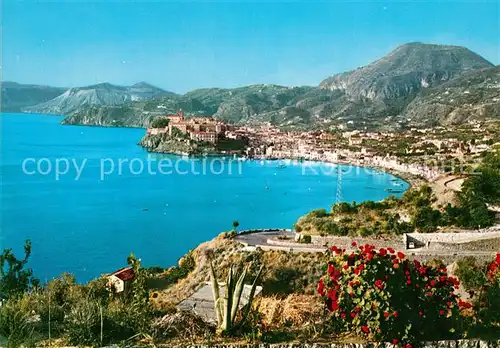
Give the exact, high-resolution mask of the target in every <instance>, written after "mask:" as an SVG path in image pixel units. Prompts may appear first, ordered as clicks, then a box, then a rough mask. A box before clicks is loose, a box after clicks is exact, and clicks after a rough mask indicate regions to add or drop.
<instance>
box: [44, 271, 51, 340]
mask: <svg viewBox="0 0 500 348" xmlns="http://www.w3.org/2000/svg"><path fill="white" fill-rule="evenodd" d="M45 283H47V279H45ZM47 290H48V292H49V347H50V346H51V345H52V343H51V338H52V337H51V327H50V320H51V318H50V315H51V309H50V306H51V302H50V297H51V296H50V295H51V294H50V287H49V286H48V283H47Z"/></svg>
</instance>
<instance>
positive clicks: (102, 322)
mask: <svg viewBox="0 0 500 348" xmlns="http://www.w3.org/2000/svg"><path fill="white" fill-rule="evenodd" d="M99 312H100V314H101V347H102V336H103V327H104V325H103V324H104V321H103V318H102V305H101V304H99Z"/></svg>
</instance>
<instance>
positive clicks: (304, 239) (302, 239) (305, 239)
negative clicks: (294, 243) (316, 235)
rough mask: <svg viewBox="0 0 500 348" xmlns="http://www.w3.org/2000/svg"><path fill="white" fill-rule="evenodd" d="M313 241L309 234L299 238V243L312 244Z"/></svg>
mask: <svg viewBox="0 0 500 348" xmlns="http://www.w3.org/2000/svg"><path fill="white" fill-rule="evenodd" d="M311 241H312V238H311V236H310V235H308V234H303V235H301V236H300V239H299V243H303V244H310V243H311Z"/></svg>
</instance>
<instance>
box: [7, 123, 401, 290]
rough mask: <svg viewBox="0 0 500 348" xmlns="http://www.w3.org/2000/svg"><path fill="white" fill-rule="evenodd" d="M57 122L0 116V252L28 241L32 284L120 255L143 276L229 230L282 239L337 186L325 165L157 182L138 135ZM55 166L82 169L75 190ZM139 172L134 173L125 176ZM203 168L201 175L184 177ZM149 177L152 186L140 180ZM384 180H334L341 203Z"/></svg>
mask: <svg viewBox="0 0 500 348" xmlns="http://www.w3.org/2000/svg"><path fill="white" fill-rule="evenodd" d="M60 120H61V117H58V116H43V115H23V114H3V115H1V116H0V125H1V145H2V146H1V163H0V168H1V175H2V177H1V179H2V182H1V184H2V185H1V190H2V192H1V224H0V226H1V229H0V248H2V249H3V248H7V247H11V248H13V249H14V250H15V251H18V252H20V251H21V250H22V245H23V242H24V240H25V239H27V238H29V239H31V241H32V243H33V255H32V259H31V262H30V266H31V267H32V268H33V269H34V271H35V274H36V276H37V277H39V278H41V279H42V280H44V279H45V278H52V277H55V276H57V275H59V274H60V273H62V272H63V271H69V272H72V273H74V274H75V275H76V276H77V279H78V280H80V281H85V280H88V279H90V278H92V277H95V276H97V275H99V274H101V273H104V272H110V271H113V270H114V269H116V268H119V267H122V266H123V265H124V264H125V260H126V257H127V255H128V254H129V253H130V252H134V253H135V254H136V255H137V256H138V257H140V258H141V259H142V260H143V262H144V264H145V265H160V266H164V267H167V266H170V265H172V264H174V263H175V262H176V260H177V259H178V258H179V257H180V256H182V255H184V254H185V253H186V252H187V251H188V250H189V249H192V248H194V247H196V246H197V245H198V244H199V243H200V242H203V241H206V240H208V239H211V238H213V237H214V236H216V235H217V234H218V233H220V232H221V231H224V230H229V229H230V228H231V225H232V221H233V220H239V221H240V228H242V229H247V228H269V227H284V228H290V227H291V226H292V224H293V223H294V222H295V221H296V220H297V218H298V217H299V216H301V215H303V214H305V213H307V212H308V211H310V210H311V209H315V208H327V209H328V208H329V207H330V205H331V204H332V203H333V202H334V201H335V197H336V191H337V176H336V174H335V171H332V170H331V167H332V166H331V165H328V164H312V165H311V167H304V166H305V165H306V166H307V165H309V164H293V163H292V164H289V165H287V166H286V167H282V166H281V167H280V165H279V163H278V162H275V161H268V162H261V161H246V162H242V163H239V162H232V163H229V161H227V160H226V161H225V162H221V161H217V162H216V163H215V164H214V165H213V169H214V170H216V171H217V172H221V171H222V172H223V173H222V174H220V175H215V174H210V166H209V163H210V162H208V163H204V162H203V161H201V160H193V161H188V160H183V161H182V162H179V164H178V168H179V171H180V172H182V173H184V172H186V171H188V172H190V173H191V174H186V175H182V174H181V173H175V170H173V169H172V171H173V172H174V173H171V174H168V173H169V170H168V168H167V169H165V167H163V172H164V173H167V174H164V175H162V174H160V173H159V172H158V165H157V163H158V161H159V160H160V159H163V160H164V163H165V161H172V162H171V163H172V164H175V162H174V161H175V160H178V159H179V158H178V157H175V156H167V155H150V154H148V153H147V152H146V151H144V150H143V149H142V148H141V147H139V146H137V145H136V143H137V142H138V141H139V140H140V138H141V137H142V136H143V134H144V130H143V129H123V128H121V129H120V128H99V127H81V126H80V127H79V126H62V125H59V122H60ZM148 156H152V158H154V159H156V162H154V161H153V160H150V163H152V164H151V168H152V169H151V170H149V172H148V169H147V159H148ZM30 158H31V159H30ZM42 158H43V159H42ZM63 158H65V159H68V160H69V161H74V162H73V163H76V164H77V165H78V166H79V167H81V166H82V163H83V161H84V160H85V159H86V163H85V165H84V166H83V167H82V168H83V169H82V170H81V175H80V177H79V178H78V180H75V178H76V176H77V170H76V169H75V167H74V164H73V163H71V167H70V168H69V169H68V170H67V173H66V174H65V175H60V176H59V178H58V180H56V176H55V172H54V166H55V165H56V160H57V159H63ZM26 159H30V160H28V161H27V162H25V164H26V171H27V172H29V173H33V172H35V173H34V174H25V173H24V171H23V166H22V165H23V162H24V161H25V160H26ZM41 159H42V160H41ZM120 159H121V160H122V170H121V173H120V172H119V170H118V164H119V160H120ZM40 160H41V161H40ZM35 161H38V162H35ZM63 161H64V160H59V166H60V169H61V172H64V170H65V167H64V162H63ZM101 161H104V162H103V164H104V166H101ZM126 161H128V162H126ZM130 161H133V162H132V163H133V165H132V167H131V168H130V166H129V163H130ZM36 163H39V165H40V169H41V171H42V172H44V173H45V172H46V171H47V170H48V165H49V164H50V165H51V166H52V171H51V172H49V174H47V175H42V174H40V173H39V172H36V171H37V164H36ZM111 163H113V164H114V165H115V170H114V171H113V173H112V174H109V175H105V176H102V175H101V174H102V173H101V170H103V171H104V173H111ZM141 163H142V165H144V166H145V169H144V172H142V173H140V174H134V173H137V172H139V170H140V166H141ZM155 163H156V164H155ZM167 163H168V162H167ZM204 168H205V171H206V172H207V174H206V175H200V174H198V175H197V174H195V173H203V169H204ZM229 168H231V172H229V170H230V169H229ZM346 168H347V167H346ZM193 170H194V171H193ZM154 171H156V175H152V174H150V173H152V172H154ZM315 172H316V173H317V174H316V173H315ZM331 172H333V173H331ZM393 178H394V177H392V176H391V175H387V174H383V175H374V173H373V172H370V171H367V170H365V169H360V168H354V167H351V169H350V170H349V172H348V173H345V174H344V175H343V198H344V200H346V201H353V200H356V201H361V200H366V199H372V200H380V199H383V198H384V197H385V196H387V195H388V193H387V192H386V191H384V189H386V188H395V186H393V185H394V182H393V181H391V179H393ZM406 187H407V185H406V183H404V184H403V186H397V188H406Z"/></svg>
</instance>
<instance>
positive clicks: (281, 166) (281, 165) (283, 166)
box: [278, 163, 286, 168]
mask: <svg viewBox="0 0 500 348" xmlns="http://www.w3.org/2000/svg"><path fill="white" fill-rule="evenodd" d="M278 167H279V168H286V165H285V164H283V163H282V164H280V165H279V166H278Z"/></svg>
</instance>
